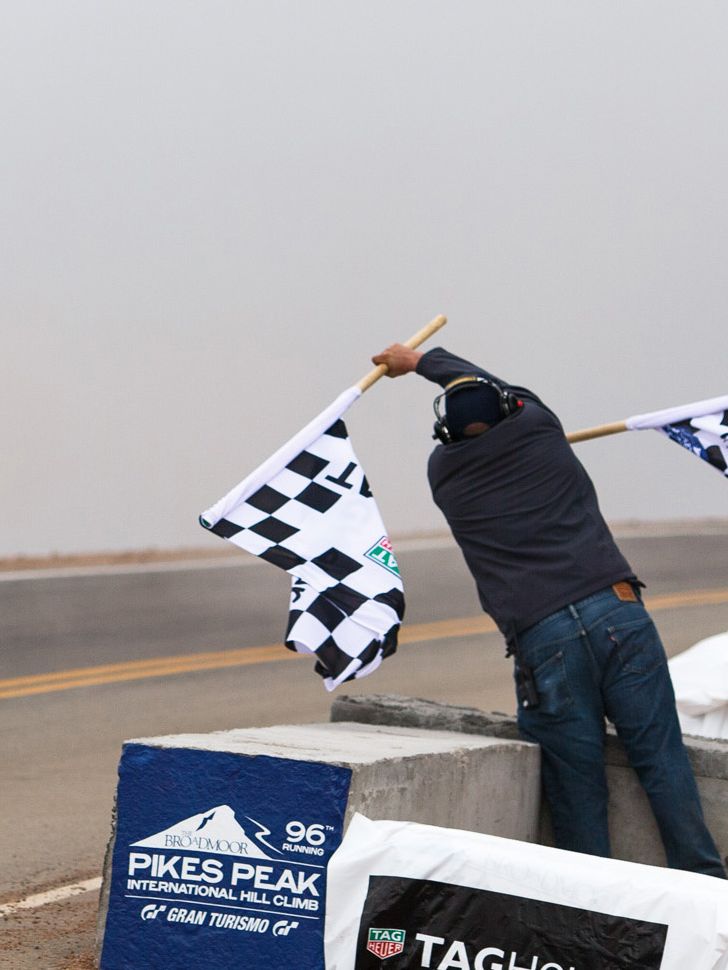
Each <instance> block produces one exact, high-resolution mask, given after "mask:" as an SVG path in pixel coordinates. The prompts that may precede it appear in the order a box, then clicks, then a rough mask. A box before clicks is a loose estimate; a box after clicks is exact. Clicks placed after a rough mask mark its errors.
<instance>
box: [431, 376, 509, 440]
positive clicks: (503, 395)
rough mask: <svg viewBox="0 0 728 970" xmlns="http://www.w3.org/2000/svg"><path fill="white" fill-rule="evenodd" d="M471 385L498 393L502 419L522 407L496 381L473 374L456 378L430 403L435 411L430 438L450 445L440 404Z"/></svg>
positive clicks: (449, 437) (450, 437) (450, 438)
mask: <svg viewBox="0 0 728 970" xmlns="http://www.w3.org/2000/svg"><path fill="white" fill-rule="evenodd" d="M473 384H485V385H487V386H488V387H493V388H495V390H496V391H497V392H498V407H499V409H500V413H501V417H502V418H507V417H509V416H510V415H511V414H515V413H516V412H517V411H519V410H520V409H521V408H522V407H523V401H522V400H521V399H520V398H519V397H518V396H517V395H516V394H514V393H513V391H509V390H508V388H506V387H503V385H502V384H498V383H496V381H491V380H489V379H488V378H487V377H478V376H476V375H475V374H473V375H471V376H467V377H457V378H455V380H454V381H450V383H449V384H448V385H447V386H446V387H445V390H444V391H443V392H442V394H438V395H437V397H436V398H435V400H434V401H433V402H432V407H433V409H434V411H435V424H434V426H433V429H432V431H433V434H432V437H433V438H437V439H438V440H439V441H441V442H442V443H443V444H444V445H449V444H452V442H453V437H452V435H451V433H450V429H449V428H448V426H447V418H446V416H445V415H444V414H442V413H441V412H440V402H441V401H443V400H445V401H447V398H448V396H449V395H452V394H457V392H458V391H461V390H463V389H465V388H467V387H470V386H472V385H473Z"/></svg>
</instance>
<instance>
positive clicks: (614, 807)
mask: <svg viewBox="0 0 728 970" xmlns="http://www.w3.org/2000/svg"><path fill="white" fill-rule="evenodd" d="M331 719H332V721H334V722H336V721H338V720H339V719H346V720H360V721H362V722H363V723H372V724H380V725H385V724H397V725H400V726H407V725H413V726H416V727H418V728H421V729H427V728H428V727H432V728H434V729H437V730H439V729H442V728H443V727H444V726H447V729H448V730H450V731H461V732H463V733H467V734H473V733H474V734H482V735H484V736H486V737H502V738H512V739H515V738H517V737H518V726H517V724H516V720H515V718H514V717H511V716H508V715H505V714H498V713H487V712H485V711H479V710H478V709H477V708H470V707H458V706H454V705H450V704H440V703H437V702H436V701H424V700H420V699H418V698H407V697H400V696H396V695H382V694H374V695H369V696H360V697H349V696H347V695H342V696H341V697H339V698H337V700H336V701H335V702H334V704H333V705H332V708H331ZM684 741H685V747H686V749H687V752H688V757H689V758H690V763H691V764H692V767H693V772H694V773H695V778H696V781H697V784H698V790H699V791H700V797H701V800H702V803H703V811H704V813H705V819H706V822H707V825H708V828H709V829H710V832H711V834H712V835H713V838H714V839H715V841H716V844H717V846H718V850H719V851H720V854H721V856H722V857H723V858H726V857H727V856H728V741H720V740H717V741H710V740H706V739H705V738H694V737H691V736H689V735H685V736H684ZM605 764H606V768H607V782H608V785H609V829H610V835H611V839H612V852H613V855H614V857H615V858H616V859H625V860H627V861H629V862H642V863H646V864H648V865H655V866H664V865H665V853H664V850H663V848H662V842H661V840H660V835H659V832H658V829H657V824H656V823H655V820H654V817H653V815H652V810H651V808H650V805H649V802H648V800H647V796H646V795H645V793H644V791H643V789H642V786H641V785H640V783H639V781H638V779H637V776H636V774H635V772H634V771H633V770H632V768H631V767H630V765H629V761H628V759H627V754H626V752H625V750H624V747H623V745H622V743H621V741H620V740H619V738H618V737H617V735H616V733H615V732H614V730H613V729H611V728H610V729H609V730H608V732H607V741H606V748H605ZM538 841H539V842H541V843H542V844H544V845H553V838H552V836H551V823H550V818H549V812H548V808H547V806H546V805H545V803H543V804H542V809H541V823H540V833H539V839H538Z"/></svg>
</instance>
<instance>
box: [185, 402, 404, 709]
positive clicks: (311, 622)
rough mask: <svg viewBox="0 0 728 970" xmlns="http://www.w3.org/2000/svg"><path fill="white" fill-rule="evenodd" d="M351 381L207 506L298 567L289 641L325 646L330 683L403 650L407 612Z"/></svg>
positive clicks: (258, 550) (223, 526)
mask: <svg viewBox="0 0 728 970" xmlns="http://www.w3.org/2000/svg"><path fill="white" fill-rule="evenodd" d="M360 393H361V392H360V391H359V389H358V388H357V387H353V388H350V389H349V390H348V391H346V392H344V394H342V395H341V396H340V397H339V398H337V400H336V401H335V402H334V403H333V404H332V405H331V406H330V407H329V408H327V409H326V411H324V412H323V413H322V414H321V415H319V417H318V418H316V419H315V420H314V421H312V422H311V423H310V424H309V425H307V426H306V427H305V428H304V429H303V430H302V431H301V432H299V434H298V435H296V436H295V437H294V438H292V439H291V441H289V442H288V443H287V444H286V445H284V446H283V448H281V449H279V451H277V452H276V453H275V455H273V456H272V457H271V458H269V459H268V461H266V462H265V463H264V464H263V465H261V466H260V468H259V469H257V470H256V471H255V472H253V474H252V475H250V476H248V478H246V479H245V480H244V481H243V482H241V483H240V485H238V486H237V488H235V489H233V490H232V492H230V493H229V494H228V495H226V496H225V497H224V498H223V499H221V500H220V501H219V502H218V503H217V504H216V505H214V506H213V507H212V508H211V509H209V510H208V511H207V512H205V513H203V515H202V516H200V521H201V523H202V525H203V526H204V527H205V528H207V529H209V530H210V531H212V532H214V533H215V534H216V535H219V536H221V537H222V538H223V539H227V540H229V541H230V542H232V543H234V544H235V545H237V546H240V547H241V548H242V549H247V550H248V552H252V553H253V554H254V555H256V556H259V557H260V558H261V559H266V560H267V561H268V562H270V563H273V565H274V566H278V567H279V568H280V569H285V570H286V572H288V573H290V575H291V577H292V582H291V601H290V613H289V618H288V628H287V630H286V639H285V643H286V646H287V647H288V648H289V649H291V650H296V651H298V652H299V653H313V654H315V655H316V658H317V663H316V668H315V669H316V671H317V673H319V674H321V676H322V677H323V678H324V683H325V685H326V688H327V690H333V689H334V688H335V687H337V686H338V685H339V684H341V683H343V682H344V681H345V680H351V679H352V678H355V677H364V676H366V675H367V674H369V673H372V671H374V670H376V668H377V667H378V666H379V665H380V664H381V662H382V660H383V658H384V657H387V656H389V655H390V654H392V653H394V651H395V649H396V646H397V632H398V630H399V624H400V622H401V620H402V616H403V613H404V597H403V592H402V581H401V579H400V575H399V569H398V568H397V561H396V559H395V557H394V553H393V551H392V546H391V544H390V542H389V539H388V538H387V536H386V532H385V529H384V525H383V524H382V520H381V517H380V515H379V510H378V509H377V506H376V503H375V501H374V498H373V496H372V493H371V489H370V488H369V484H368V482H367V479H366V476H365V475H364V472H363V470H362V467H361V465H360V464H359V461H358V459H357V457H356V455H355V454H354V450H353V448H352V446H351V442H350V441H349V436H348V433H347V430H346V426H345V424H344V422H343V421H342V420H341V414H343V412H344V411H345V410H346V409H347V408H348V407H349V406H350V405H351V403H353V401H354V400H356V398H357V397H359V395H360Z"/></svg>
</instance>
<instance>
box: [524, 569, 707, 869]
mask: <svg viewBox="0 0 728 970" xmlns="http://www.w3.org/2000/svg"><path fill="white" fill-rule="evenodd" d="M519 662H520V663H521V664H524V665H527V666H529V667H531V668H532V670H533V673H534V678H535V682H536V687H537V690H538V695H539V704H538V706H537V707H535V708H531V709H528V708H524V707H523V706H522V705H521V704H520V703H519V710H518V726H519V729H520V732H521V734H522V736H523V737H524V738H526V739H528V740H529V741H535V742H536V743H537V744H539V745H540V746H541V750H542V772H543V784H544V790H545V794H546V798H547V801H548V803H549V807H550V809H551V816H552V819H553V828H554V836H555V841H556V845H557V846H558V847H559V848H562V849H571V850H573V851H575V852H587V853H590V854H592V855H599V856H609V855H610V845H609V831H608V828H607V800H608V793H607V779H606V772H605V766H604V744H605V720H604V719H605V717H606V718H608V719H609V720H610V721H611V722H612V724H613V725H614V727H615V728H616V730H617V734H618V735H619V737H620V738H621V740H622V743H623V744H624V747H625V749H626V751H627V756H628V757H629V761H630V764H631V765H632V767H633V768H634V770H635V771H636V772H637V775H638V776H639V780H640V782H641V783H642V786H643V788H644V789H645V791H646V793H647V796H648V798H649V800H650V804H651V806H652V810H653V812H654V815H655V819H656V820H657V825H658V827H659V829H660V834H661V836H662V841H663V844H664V846H665V852H666V854H667V864H668V865H669V866H671V867H672V868H675V869H688V870H692V871H693V872H702V873H705V874H707V875H712V876H720V877H722V878H725V871H724V869H723V866H722V864H721V860H720V856H719V854H718V850H717V849H716V847H715V843H714V842H713V839H712V837H711V835H710V833H709V832H708V830H707V828H706V826H705V822H704V819H703V811H702V808H701V805H700V798H699V796H698V789H697V786H696V784H695V778H694V776H693V772H692V768H691V766H690V762H689V761H688V757H687V753H686V751H685V747H684V745H683V742H682V733H681V731H680V723H679V721H678V717H677V712H676V709H675V695H674V693H673V689H672V683H671V681H670V675H669V671H668V667H667V658H666V657H665V651H664V649H663V646H662V642H661V641H660V637H659V634H658V632H657V630H656V629H655V625H654V623H653V622H652V620H651V618H650V616H649V614H648V613H647V611H646V609H645V608H644V606H643V605H642V603H641V602H639V601H638V602H625V601H623V600H620V599H619V598H618V597H617V595H616V593H615V592H614V591H613V590H612V588H611V587H609V588H607V589H604V590H600V591H599V592H598V593H593V594H592V595H591V596H587V597H585V598H584V599H582V600H579V602H577V603H573V604H572V605H570V606H567V607H564V608H563V609H560V610H558V611H557V612H555V613H552V614H551V615H550V616H547V617H546V618H545V619H543V620H540V621H539V622H538V623H536V624H534V625H533V626H532V627H529V628H528V629H527V630H525V631H524V632H523V633H521V634H519V637H518V655H517V658H516V664H518V663H519Z"/></svg>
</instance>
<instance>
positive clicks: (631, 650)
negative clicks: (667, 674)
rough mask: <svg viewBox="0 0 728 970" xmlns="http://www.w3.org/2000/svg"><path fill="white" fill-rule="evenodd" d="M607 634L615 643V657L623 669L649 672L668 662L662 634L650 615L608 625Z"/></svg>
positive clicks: (638, 672) (639, 672)
mask: <svg viewBox="0 0 728 970" xmlns="http://www.w3.org/2000/svg"><path fill="white" fill-rule="evenodd" d="M607 635H608V637H609V639H610V640H611V641H612V643H613V645H614V657H615V659H616V661H617V663H618V665H619V666H620V667H621V668H622V670H625V671H628V672H629V673H634V674H649V673H650V672H651V671H653V670H655V669H656V668H657V667H659V666H660V665H661V664H666V663H667V657H666V655H665V648H664V647H663V646H662V641H661V640H660V634H659V633H658V632H657V628H656V627H655V624H654V623H653V622H652V620H651V619H650V617H649V616H645V617H642V618H641V619H639V620H635V621H633V622H632V623H622V624H618V625H615V626H608V627H607Z"/></svg>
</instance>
